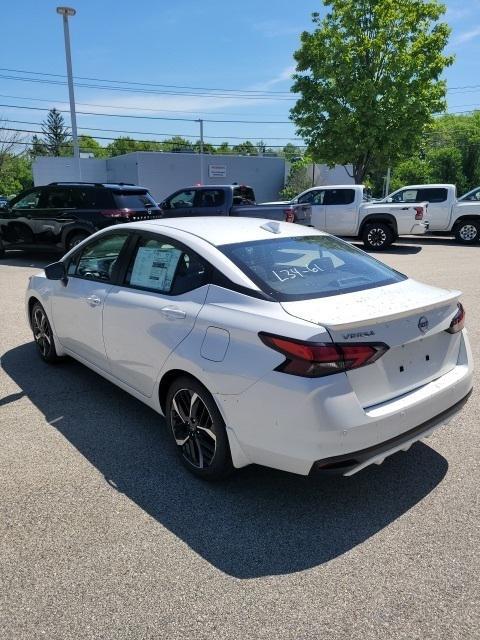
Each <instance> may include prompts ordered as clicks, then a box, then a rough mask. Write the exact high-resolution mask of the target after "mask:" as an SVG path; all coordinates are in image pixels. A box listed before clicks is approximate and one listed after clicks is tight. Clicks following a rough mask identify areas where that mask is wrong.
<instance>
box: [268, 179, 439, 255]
mask: <svg viewBox="0 0 480 640" xmlns="http://www.w3.org/2000/svg"><path fill="white" fill-rule="evenodd" d="M264 204H272V203H264ZM290 204H309V205H311V207H312V221H311V224H312V226H313V227H316V228H317V229H320V230H321V231H327V232H328V233H332V234H333V235H336V236H346V237H359V238H361V239H362V240H363V243H364V245H365V247H367V248H368V249H373V250H376V251H381V250H383V249H386V248H387V247H388V246H390V245H391V244H392V242H395V240H396V239H397V238H398V236H402V235H412V234H413V235H423V234H424V233H425V232H426V231H427V229H428V224H427V223H426V222H425V219H426V210H427V203H426V202H423V203H421V202H416V201H415V203H414V204H412V205H410V204H388V203H386V202H385V203H382V204H379V203H373V202H369V201H368V199H367V196H366V193H365V187H364V186H363V185H359V184H352V185H326V186H322V187H312V188H311V189H307V191H304V192H303V193H300V194H299V195H298V196H297V197H296V198H294V199H293V200H291V202H290Z"/></svg>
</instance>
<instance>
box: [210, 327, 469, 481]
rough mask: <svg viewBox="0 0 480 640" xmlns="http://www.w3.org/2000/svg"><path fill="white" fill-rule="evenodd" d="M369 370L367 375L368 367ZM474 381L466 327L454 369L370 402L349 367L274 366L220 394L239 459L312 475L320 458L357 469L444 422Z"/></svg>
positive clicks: (236, 461)
mask: <svg viewBox="0 0 480 640" xmlns="http://www.w3.org/2000/svg"><path fill="white" fill-rule="evenodd" d="M364 374H365V375H367V376H368V367H365V369H364ZM472 386H473V364H472V356H471V351H470V346H469V343H468V337H467V333H466V331H465V330H464V331H463V332H462V342H461V346H460V351H459V356H458V361H457V365H456V366H455V367H454V368H453V369H452V370H450V371H449V372H448V373H446V374H445V375H443V376H441V377H440V378H436V379H434V380H433V381H431V382H429V383H427V384H424V385H423V386H421V387H417V388H415V389H413V390H412V391H410V392H408V393H405V394H403V395H401V396H397V397H395V398H392V399H390V400H387V401H384V402H382V403H380V404H376V405H373V406H368V407H365V406H362V405H361V404H360V402H359V400H358V397H357V395H356V394H355V393H354V391H353V389H352V387H351V385H350V382H349V380H348V377H347V376H346V375H344V374H337V375H334V376H327V377H325V378H318V379H316V378H313V379H308V378H301V377H297V376H288V375H285V374H283V373H281V372H277V371H272V372H271V373H269V374H268V375H267V376H265V377H264V378H262V379H261V380H259V381H258V382H257V383H255V384H254V385H252V386H251V387H249V388H248V389H247V390H246V391H244V392H243V393H240V394H238V395H228V396H227V395H217V396H216V399H217V401H218V404H219V408H220V410H221V411H222V414H223V416H224V420H225V423H226V424H227V426H228V428H229V429H228V430H229V432H231V434H234V436H235V444H236V445H238V447H239V450H241V452H242V456H240V458H238V459H237V457H236V456H234V455H233V453H232V456H233V461H234V465H235V466H237V467H240V466H244V465H245V464H249V463H256V464H261V465H264V466H268V467H273V468H275V469H281V470H283V471H290V472H292V473H298V474H300V475H309V473H310V472H311V471H312V467H313V468H315V469H316V470H318V468H319V466H320V463H323V464H325V463H327V464H328V463H329V462H333V463H335V462H340V463H343V464H344V467H343V469H342V468H340V469H339V472H341V473H343V474H344V475H352V474H353V473H356V472H357V471H360V470H361V469H363V468H364V467H366V466H367V465H369V464H374V463H380V462H381V461H383V459H384V458H385V457H387V456H388V455H391V454H393V453H395V452H396V451H398V450H401V449H407V448H408V447H409V446H410V445H411V444H412V443H413V442H415V441H416V440H419V439H421V438H422V437H426V436H428V435H429V434H430V432H431V431H433V430H434V429H436V428H437V427H440V426H441V425H443V424H445V423H446V422H447V421H448V419H449V418H450V417H451V416H452V415H453V414H454V413H456V412H457V411H459V410H460V408H461V407H462V406H463V404H464V403H465V402H466V399H467V397H468V395H469V393H470V391H471V389H472ZM349 460H350V463H349V462H348V461H349ZM337 466H338V467H341V464H339V465H337Z"/></svg>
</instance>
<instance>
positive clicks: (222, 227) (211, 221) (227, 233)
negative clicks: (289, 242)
mask: <svg viewBox="0 0 480 640" xmlns="http://www.w3.org/2000/svg"><path fill="white" fill-rule="evenodd" d="M125 226H126V227H127V228H129V229H132V228H133V229H140V230H143V231H154V232H157V233H168V230H169V229H175V230H177V231H181V232H182V233H184V234H189V235H191V236H195V237H196V238H200V239H202V240H204V241H205V242H208V243H209V244H211V245H214V246H216V247H218V246H220V245H223V244H236V243H239V242H248V241H252V240H271V239H272V238H280V237H284V238H285V237H295V236H313V235H322V236H324V235H328V234H326V233H324V232H323V231H318V230H317V229H314V228H313V227H304V226H302V225H299V224H295V223H292V222H277V221H275V220H268V219H266V218H240V217H238V218H237V217H230V216H210V217H209V216H198V217H195V218H193V217H192V218H161V219H159V220H145V221H141V222H129V223H127V224H126V225H125ZM116 228H118V227H116Z"/></svg>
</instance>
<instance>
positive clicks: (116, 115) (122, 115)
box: [0, 104, 292, 124]
mask: <svg viewBox="0 0 480 640" xmlns="http://www.w3.org/2000/svg"><path fill="white" fill-rule="evenodd" d="M0 107H5V108H9V109H27V110H31V111H49V109H46V108H43V107H31V106H27V105H17V104H0ZM57 111H59V112H60V113H70V111H69V110H68V109H57ZM77 114H79V115H84V116H98V117H111V118H134V119H139V120H172V121H176V122H198V118H197V119H195V118H172V117H167V116H133V115H130V114H125V113H96V112H92V111H77ZM203 121H204V122H224V123H228V124H292V123H291V122H290V121H288V120H217V119H212V118H208V119H207V118H203Z"/></svg>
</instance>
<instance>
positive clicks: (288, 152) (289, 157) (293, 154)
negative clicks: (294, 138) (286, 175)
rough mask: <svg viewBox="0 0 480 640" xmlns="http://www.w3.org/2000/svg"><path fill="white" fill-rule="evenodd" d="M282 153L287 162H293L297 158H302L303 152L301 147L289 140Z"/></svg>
mask: <svg viewBox="0 0 480 640" xmlns="http://www.w3.org/2000/svg"><path fill="white" fill-rule="evenodd" d="M282 155H283V157H284V158H285V160H286V161H287V162H293V160H294V159H295V158H297V159H298V158H301V157H302V155H303V154H302V151H301V149H300V147H297V146H295V145H294V144H292V143H291V142H289V143H288V144H286V145H285V146H284V147H283V149H282Z"/></svg>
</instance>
